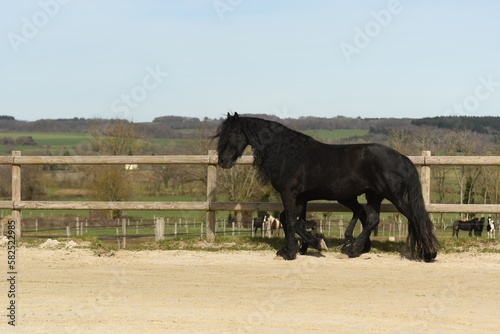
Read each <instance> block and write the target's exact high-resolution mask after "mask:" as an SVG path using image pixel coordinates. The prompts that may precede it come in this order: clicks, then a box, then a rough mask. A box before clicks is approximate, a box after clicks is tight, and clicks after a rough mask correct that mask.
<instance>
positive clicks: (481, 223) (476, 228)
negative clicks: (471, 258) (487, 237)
mask: <svg viewBox="0 0 500 334" xmlns="http://www.w3.org/2000/svg"><path fill="white" fill-rule="evenodd" d="M483 230H484V217H481V219H479V220H478V221H477V222H476V225H475V226H474V235H475V236H476V237H480V236H481V234H483Z"/></svg>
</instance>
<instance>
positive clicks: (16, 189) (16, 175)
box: [12, 151, 22, 238]
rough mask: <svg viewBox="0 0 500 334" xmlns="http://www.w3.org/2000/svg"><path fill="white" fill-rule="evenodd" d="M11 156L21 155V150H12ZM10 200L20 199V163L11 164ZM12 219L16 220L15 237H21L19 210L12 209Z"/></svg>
mask: <svg viewBox="0 0 500 334" xmlns="http://www.w3.org/2000/svg"><path fill="white" fill-rule="evenodd" d="M12 156H13V157H14V158H13V160H15V157H19V156H21V151H12ZM12 201H13V202H20V201H21V165H16V164H12ZM12 219H13V220H14V221H15V222H16V238H19V237H21V231H22V228H21V224H22V222H21V219H22V216H21V210H15V209H13V210H12Z"/></svg>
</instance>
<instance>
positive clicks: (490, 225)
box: [486, 217, 495, 239]
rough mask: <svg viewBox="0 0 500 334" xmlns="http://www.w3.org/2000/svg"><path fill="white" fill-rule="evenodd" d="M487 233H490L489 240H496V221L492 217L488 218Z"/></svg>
mask: <svg viewBox="0 0 500 334" xmlns="http://www.w3.org/2000/svg"><path fill="white" fill-rule="evenodd" d="M486 231H487V232H488V239H491V238H493V239H495V221H494V220H493V219H492V218H491V217H488V223H487V225H486Z"/></svg>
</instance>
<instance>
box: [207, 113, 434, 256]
mask: <svg viewBox="0 0 500 334" xmlns="http://www.w3.org/2000/svg"><path fill="white" fill-rule="evenodd" d="M214 138H218V143H217V154H218V164H219V166H221V167H222V168H231V167H232V166H233V165H234V164H235V162H236V160H237V159H238V158H239V157H241V156H242V154H243V151H244V150H245V148H246V147H247V146H251V147H252V149H253V155H254V166H256V167H257V170H258V172H259V177H260V180H261V181H263V182H271V185H272V186H273V187H274V189H276V191H278V192H279V193H280V195H281V200H282V202H283V207H284V209H285V216H286V219H285V220H281V223H282V224H283V228H284V231H285V239H286V245H285V247H284V248H283V249H281V250H279V251H278V252H277V255H278V256H281V257H283V258H284V259H287V260H293V259H295V258H296V254H297V250H298V249H297V239H296V238H295V233H297V234H298V235H299V236H300V237H301V238H302V240H303V241H304V242H305V243H307V244H308V245H311V246H312V247H314V248H316V249H317V250H325V249H327V247H326V243H325V242H324V240H323V238H322V237H321V236H320V235H314V234H312V233H310V232H308V231H307V230H306V228H305V223H304V221H305V217H306V207H307V203H308V202H309V201H312V200H319V199H323V200H337V201H338V202H339V203H341V204H344V205H346V206H347V207H349V208H350V209H351V210H352V211H353V220H354V218H356V220H357V219H358V218H359V219H361V222H362V223H363V231H362V232H361V233H360V235H359V236H358V237H357V238H356V239H355V240H354V241H353V242H352V243H351V244H349V245H347V246H346V247H345V248H344V249H343V250H342V251H343V252H344V253H346V254H347V255H348V256H350V257H357V256H359V255H361V254H362V253H363V251H366V245H369V243H370V234H371V232H372V230H373V229H374V228H376V227H377V225H378V224H379V220H380V205H381V203H382V201H383V200H384V199H388V200H389V201H391V202H392V203H393V204H394V205H395V206H396V208H397V209H398V210H399V211H400V212H401V213H402V214H403V215H404V216H405V217H406V218H407V219H408V237H407V240H406V246H405V248H406V250H407V251H409V256H410V258H413V259H419V260H424V261H427V262H429V261H432V260H433V259H434V258H435V257H436V255H437V251H438V249H439V242H438V240H437V238H436V236H435V234H434V224H433V223H432V221H431V220H430V218H429V214H428V213H427V211H426V209H425V204H424V200H423V197H422V189H421V185H420V180H419V176H418V172H417V169H416V168H415V166H414V165H413V163H412V162H411V161H410V159H408V157H406V156H404V155H402V154H401V153H399V152H397V151H395V150H393V149H391V148H389V147H387V146H384V145H380V144H353V145H328V144H324V143H321V142H318V141H316V140H314V139H313V138H311V137H310V136H307V135H305V134H303V133H300V132H297V131H294V130H292V129H289V128H287V127H286V126H284V125H282V124H279V123H277V122H272V121H268V120H264V119H260V118H255V117H240V116H239V115H238V114H237V113H235V114H234V115H233V116H231V115H230V114H229V113H228V115H227V118H226V120H224V121H223V122H222V124H221V125H220V126H219V128H218V129H217V133H216V134H215V136H214ZM361 194H365V195H366V200H367V204H366V208H364V207H363V206H361V205H360V204H359V203H358V202H357V197H358V196H359V195H361ZM346 203H347V204H346ZM356 203H357V204H356ZM349 204H350V205H351V206H349ZM351 207H352V208H351Z"/></svg>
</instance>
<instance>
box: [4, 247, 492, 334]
mask: <svg viewBox="0 0 500 334" xmlns="http://www.w3.org/2000/svg"><path fill="white" fill-rule="evenodd" d="M0 259H1V262H2V263H4V264H3V265H2V268H4V269H3V270H2V272H3V274H2V275H3V276H4V277H6V276H7V271H8V270H7V254H6V248H5V247H2V248H0ZM17 261H18V267H17V271H18V274H17V282H16V284H17V285H16V290H17V291H16V298H15V302H16V327H15V328H13V327H12V326H9V325H8V323H7V321H8V319H7V318H6V317H2V319H3V320H2V323H0V332H1V333H141V332H142V333H424V332H425V333H463V332H464V331H465V332H466V333H498V331H499V329H500V289H499V282H500V254H475V253H455V254H449V255H446V254H439V255H438V259H437V261H436V262H434V263H419V262H413V261H409V260H406V259H401V258H400V257H399V256H398V255H392V254H365V255H363V256H361V257H360V258H357V259H347V258H345V257H343V256H342V255H341V254H339V253H336V252H327V253H325V254H324V256H319V253H310V255H305V256H300V257H299V258H298V259H297V260H296V261H280V260H275V259H274V253H273V252H270V251H269V252H267V251H266V252H252V251H238V252H236V251H235V252H228V251H224V252H195V251H141V252H130V251H119V252H117V253H116V254H115V255H114V256H103V257H98V256H96V255H94V253H93V252H92V251H90V250H86V249H55V250H54V249H52V250H50V249H38V248H18V250H17ZM7 278H8V277H7ZM8 290H9V286H8V282H7V280H6V279H2V281H1V284H0V295H1V296H2V298H0V301H1V304H0V306H1V308H2V310H3V312H2V315H4V314H6V313H7V310H6V308H7V307H8V306H9V304H8V303H9V299H8V298H7V295H8Z"/></svg>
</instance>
